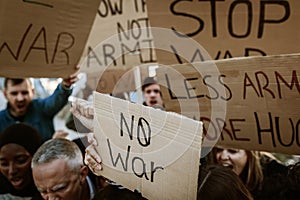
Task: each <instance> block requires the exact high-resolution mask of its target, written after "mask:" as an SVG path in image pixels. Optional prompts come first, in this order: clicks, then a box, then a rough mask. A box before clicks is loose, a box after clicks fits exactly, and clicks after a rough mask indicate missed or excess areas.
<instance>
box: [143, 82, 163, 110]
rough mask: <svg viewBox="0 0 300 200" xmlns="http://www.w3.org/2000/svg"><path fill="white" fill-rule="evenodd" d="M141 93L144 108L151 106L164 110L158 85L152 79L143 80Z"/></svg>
mask: <svg viewBox="0 0 300 200" xmlns="http://www.w3.org/2000/svg"><path fill="white" fill-rule="evenodd" d="M142 91H143V96H144V103H143V105H144V106H151V107H154V108H160V109H162V110H164V105H163V100H162V95H161V91H160V85H159V84H158V83H157V81H156V80H155V78H154V77H147V78H146V79H145V80H144V82H143V85H142Z"/></svg>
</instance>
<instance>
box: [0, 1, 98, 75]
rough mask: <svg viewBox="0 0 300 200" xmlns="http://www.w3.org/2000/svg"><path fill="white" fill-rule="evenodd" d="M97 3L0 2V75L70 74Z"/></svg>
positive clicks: (78, 57)
mask: <svg viewBox="0 0 300 200" xmlns="http://www.w3.org/2000/svg"><path fill="white" fill-rule="evenodd" d="M99 2H100V1H99V0H88V1H84V2H83V1H78V0H76V1H68V0H62V1H50V0H36V1H25V0H24V1H17V0H3V1H1V3H0V7H1V13H0V27H1V28H0V71H1V72H0V76H9V77H28V76H29V77H67V76H68V75H69V74H72V73H74V70H75V66H76V65H77V64H78V62H79V59H80V57H81V54H82V52H83V48H84V46H85V43H86V40H87V38H88V35H89V32H90V29H91V27H92V24H93V21H94V18H95V16H96V13H97V8H98V5H99Z"/></svg>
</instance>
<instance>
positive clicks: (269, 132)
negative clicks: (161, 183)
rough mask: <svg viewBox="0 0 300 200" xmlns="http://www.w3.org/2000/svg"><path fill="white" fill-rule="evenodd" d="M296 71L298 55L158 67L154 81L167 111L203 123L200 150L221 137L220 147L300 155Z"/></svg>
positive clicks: (299, 97) (299, 94) (299, 74)
mask: <svg viewBox="0 0 300 200" xmlns="http://www.w3.org/2000/svg"><path fill="white" fill-rule="evenodd" d="M214 65H215V66H216V68H217V69H218V71H215V70H212V66H214ZM299 69H300V54H287V55H278V56H266V57H251V58H250V57H248V58H235V59H226V60H220V61H206V62H200V63H194V64H193V65H191V64H184V65H174V66H171V67H168V68H161V67H160V68H159V69H158V71H157V75H158V80H159V83H160V84H161V85H163V86H165V87H162V93H163V98H164V103H165V106H166V109H167V110H170V111H174V112H178V113H182V112H184V115H187V116H189V117H191V118H195V119H198V120H201V121H202V122H203V123H204V131H203V132H204V135H205V136H206V137H205V142H204V143H203V145H206V144H210V141H211V143H212V145H213V144H214V142H216V141H215V140H216V139H218V133H220V132H221V131H222V132H221V134H220V137H219V144H221V145H222V146H227V147H233V148H243V149H250V150H265V151H270V152H280V153H287V154H300V115H299V113H300V84H299V81H300V71H299ZM174 71H175V72H178V73H179V74H180V75H181V76H178V75H176V73H174ZM199 72H201V73H199ZM216 102H217V103H216ZM224 105H225V106H224ZM195 106H196V107H198V108H199V109H198V110H199V112H198V111H197V109H195ZM220 113H223V114H225V115H223V117H222V115H220ZM220 116H221V117H220ZM223 125H224V127H223Z"/></svg>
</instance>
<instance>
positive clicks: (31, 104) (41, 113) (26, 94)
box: [0, 73, 77, 141]
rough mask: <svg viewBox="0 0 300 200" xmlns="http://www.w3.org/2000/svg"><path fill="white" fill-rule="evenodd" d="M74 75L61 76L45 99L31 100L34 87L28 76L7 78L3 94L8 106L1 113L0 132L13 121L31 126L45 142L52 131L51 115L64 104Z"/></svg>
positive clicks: (74, 79)
mask: <svg viewBox="0 0 300 200" xmlns="http://www.w3.org/2000/svg"><path fill="white" fill-rule="evenodd" d="M76 81H77V74H76V73H75V74H73V75H70V76H69V78H66V79H63V81H62V83H61V84H59V85H58V86H57V88H56V90H55V91H54V93H53V94H52V95H51V96H49V97H47V98H44V99H33V96H34V89H33V87H32V84H31V82H30V80H29V79H27V78H26V79H12V78H6V79H5V82H4V87H5V89H4V91H3V92H4V96H5V98H6V99H7V101H8V103H7V107H6V109H5V110H2V111H1V112H0V132H1V131H2V130H3V129H4V128H6V127H7V126H9V125H11V124H14V123H16V122H24V123H26V124H29V125H31V126H33V127H34V128H35V129H37V131H38V132H39V133H40V134H41V136H42V139H43V141H46V140H48V139H50V138H51V137H52V135H53V134H54V125H53V118H54V116H55V115H56V114H57V113H58V112H59V111H60V110H61V109H62V108H63V107H64V106H65V105H66V104H67V102H68V97H69V96H70V95H71V93H72V87H71V86H72V85H73V84H74V83H75V82H76Z"/></svg>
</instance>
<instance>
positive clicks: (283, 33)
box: [147, 0, 300, 64]
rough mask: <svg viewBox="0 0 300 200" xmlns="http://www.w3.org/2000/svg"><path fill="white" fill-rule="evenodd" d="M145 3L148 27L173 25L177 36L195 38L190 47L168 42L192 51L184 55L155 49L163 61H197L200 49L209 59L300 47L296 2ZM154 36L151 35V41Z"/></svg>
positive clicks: (295, 50)
mask: <svg viewBox="0 0 300 200" xmlns="http://www.w3.org/2000/svg"><path fill="white" fill-rule="evenodd" d="M147 8H148V15H149V19H150V22H151V26H153V27H164V28H167V29H172V30H174V32H173V34H175V35H177V36H178V38H181V39H184V38H183V37H181V35H182V34H186V35H188V36H189V37H191V38H193V39H194V40H196V41H197V42H198V43H199V47H198V48H193V49H191V47H190V48H183V47H182V46H181V45H178V44H177V43H174V44H172V48H171V46H170V47H169V52H176V53H177V54H178V55H182V54H184V53H185V52H186V51H190V52H191V54H190V55H189V56H188V57H186V58H185V60H184V59H183V58H180V57H179V56H176V55H174V54H173V55H170V54H167V53H166V52H163V51H158V52H157V60H158V61H159V63H161V64H176V63H186V62H195V61H201V60H202V58H201V54H202V53H203V49H204V51H205V50H206V51H207V52H208V53H209V55H210V57H211V59H213V60H218V59H223V58H232V57H242V56H259V55H277V54H290V53H298V52H300V45H299V41H300V29H299V28H298V27H299V25H300V22H299V20H298V19H299V17H300V14H299V12H297V11H298V10H299V8H300V1H293V0H286V1H285V0H284V1H283V0H282V1H281V0H279V1H235V0H226V1H214V0H210V1H209V0H207V1H181V0H178V1H173V0H164V1H155V0H153V1H147ZM178 33H181V34H178ZM158 38H159V35H155V34H154V39H155V40H154V44H156V43H157V42H156V40H157V39H158ZM200 46H201V47H200ZM199 50H200V51H199ZM199 52H202V53H200V54H199ZM206 60H207V59H206Z"/></svg>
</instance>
